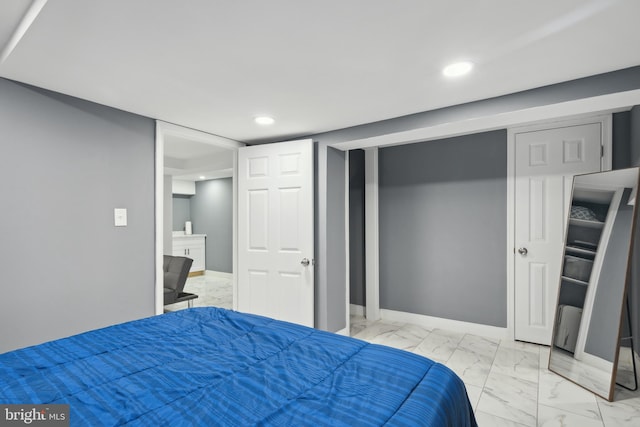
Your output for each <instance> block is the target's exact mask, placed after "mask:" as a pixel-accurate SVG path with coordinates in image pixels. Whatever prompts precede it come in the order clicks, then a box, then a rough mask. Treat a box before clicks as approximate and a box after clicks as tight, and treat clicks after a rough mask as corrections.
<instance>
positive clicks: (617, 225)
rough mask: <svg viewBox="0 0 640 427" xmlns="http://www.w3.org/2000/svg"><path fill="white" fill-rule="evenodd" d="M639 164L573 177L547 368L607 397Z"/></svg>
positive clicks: (611, 385) (610, 388) (609, 395)
mask: <svg viewBox="0 0 640 427" xmlns="http://www.w3.org/2000/svg"><path fill="white" fill-rule="evenodd" d="M637 189H638V168H631V169H621V170H616V171H610V172H601V173H595V174H588V175H578V176H576V177H575V178H574V180H573V191H572V196H571V207H570V209H569V211H570V212H569V215H568V219H567V224H566V239H565V247H564V258H563V267H562V273H561V277H560V287H559V291H558V300H557V301H558V303H557V306H556V312H555V323H554V332H553V340H552V343H551V351H550V356H549V370H550V371H553V372H555V373H557V374H559V375H561V376H563V377H565V378H567V379H569V380H571V381H573V382H575V383H576V384H578V385H580V386H582V387H584V388H586V389H588V390H590V391H592V392H593V393H595V394H597V395H599V396H601V397H603V398H605V399H607V400H609V401H611V400H613V391H614V385H615V377H616V367H617V362H618V355H619V350H620V346H619V344H620V338H621V325H622V323H621V322H622V321H623V320H624V319H623V318H622V314H623V306H624V304H625V298H626V286H627V281H628V278H629V268H630V265H629V263H630V255H631V244H632V236H633V234H634V230H635V228H634V227H635V217H636V213H635V199H636V193H637Z"/></svg>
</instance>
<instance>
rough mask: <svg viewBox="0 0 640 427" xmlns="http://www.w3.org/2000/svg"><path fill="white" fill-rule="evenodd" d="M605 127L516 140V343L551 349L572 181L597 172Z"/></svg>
mask: <svg viewBox="0 0 640 427" xmlns="http://www.w3.org/2000/svg"><path fill="white" fill-rule="evenodd" d="M601 146H602V124H601V123H592V124H585V125H579V126H567V127H561V128H555V129H547V130H539V131H534V132H523V133H516V134H515V262H514V271H515V275H514V277H515V284H514V285H515V286H514V292H515V295H514V297H515V302H514V310H515V328H514V329H515V330H514V333H515V339H517V340H521V341H528V342H534V343H538V344H544V345H549V344H550V343H551V334H552V329H553V320H554V312H555V306H556V299H557V293H558V286H559V280H560V270H561V265H562V253H563V252H562V248H563V242H564V238H565V231H564V224H565V220H566V218H567V215H568V209H569V204H570V200H571V187H572V182H573V176H574V175H577V174H583V173H591V172H599V171H600V170H601V157H602V149H601Z"/></svg>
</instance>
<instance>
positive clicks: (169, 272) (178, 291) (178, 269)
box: [163, 255, 198, 307]
mask: <svg viewBox="0 0 640 427" xmlns="http://www.w3.org/2000/svg"><path fill="white" fill-rule="evenodd" d="M191 264H193V260H192V259H191V258H187V257H183V256H171V255H165V256H164V264H163V270H164V305H168V304H174V303H177V302H182V301H187V304H188V306H189V307H193V300H194V299H196V298H198V295H196V294H190V293H188V292H183V289H184V285H185V284H186V283H187V277H189V269H190V268H191Z"/></svg>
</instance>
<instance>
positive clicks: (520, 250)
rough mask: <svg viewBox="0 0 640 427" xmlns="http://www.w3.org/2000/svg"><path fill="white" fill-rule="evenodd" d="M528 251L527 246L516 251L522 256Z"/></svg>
mask: <svg viewBox="0 0 640 427" xmlns="http://www.w3.org/2000/svg"><path fill="white" fill-rule="evenodd" d="M528 252H529V251H528V250H527V248H520V249H518V253H519V254H520V255H522V256H525V255H526V254H527V253H528Z"/></svg>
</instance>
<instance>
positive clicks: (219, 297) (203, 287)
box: [164, 270, 233, 311]
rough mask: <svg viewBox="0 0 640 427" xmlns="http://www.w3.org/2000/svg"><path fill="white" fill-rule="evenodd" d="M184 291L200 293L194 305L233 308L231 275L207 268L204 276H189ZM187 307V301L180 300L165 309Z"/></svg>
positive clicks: (171, 309) (172, 309) (173, 309)
mask: <svg viewBox="0 0 640 427" xmlns="http://www.w3.org/2000/svg"><path fill="white" fill-rule="evenodd" d="M184 291H185V292H190V293H192V294H196V295H198V298H196V299H195V300H193V306H194V307H210V306H214V307H222V308H226V309H229V310H231V309H232V308H233V289H232V284H231V276H229V275H228V274H226V273H222V274H221V273H218V272H215V271H209V270H207V271H206V273H205V274H204V275H202V276H194V277H189V278H188V279H187V283H186V284H185V285H184ZM184 308H187V302H179V303H176V304H171V305H167V306H165V308H164V310H165V311H176V310H182V309H184Z"/></svg>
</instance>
